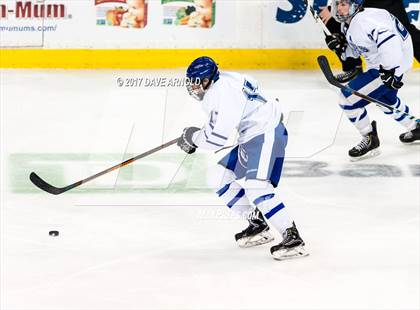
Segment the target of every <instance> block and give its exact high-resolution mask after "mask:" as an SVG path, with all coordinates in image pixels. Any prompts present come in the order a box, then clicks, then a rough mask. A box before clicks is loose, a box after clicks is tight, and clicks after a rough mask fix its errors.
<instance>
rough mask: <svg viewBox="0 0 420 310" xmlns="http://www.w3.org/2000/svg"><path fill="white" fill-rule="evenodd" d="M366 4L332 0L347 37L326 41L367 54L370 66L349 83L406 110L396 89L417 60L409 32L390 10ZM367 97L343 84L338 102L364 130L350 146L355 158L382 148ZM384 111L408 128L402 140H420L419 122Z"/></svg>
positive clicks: (342, 51)
mask: <svg viewBox="0 0 420 310" xmlns="http://www.w3.org/2000/svg"><path fill="white" fill-rule="evenodd" d="M362 4H363V0H333V2H332V15H333V17H335V18H336V19H337V20H338V21H339V22H342V32H343V34H344V35H345V39H343V38H342V37H340V36H334V37H331V38H329V44H328V46H329V47H330V48H331V49H332V50H334V51H335V52H336V53H338V54H345V56H347V57H355V58H357V57H359V56H363V57H364V59H365V62H366V71H365V72H363V73H360V74H359V75H358V76H357V77H356V78H355V79H353V80H352V81H350V82H349V87H350V88H352V89H354V90H357V91H359V92H361V93H365V94H368V95H369V96H370V97H373V98H375V99H378V100H380V101H382V102H384V103H387V104H388V105H390V106H392V107H394V108H395V109H398V110H400V111H403V112H406V113H408V112H409V108H408V106H407V105H405V104H404V103H403V102H402V101H401V100H400V98H398V97H397V93H398V90H399V89H400V88H401V87H402V86H403V85H404V84H403V82H402V78H403V74H404V73H405V72H407V71H408V70H409V69H410V68H411V66H412V63H413V45H412V42H411V37H410V34H409V33H408V31H407V30H406V29H405V28H404V26H403V25H402V24H401V23H400V22H399V21H398V19H397V18H395V17H394V16H393V15H392V14H390V13H389V12H387V11H386V10H383V9H375V8H363V6H362ZM368 103H369V102H367V101H366V100H364V99H361V98H359V97H357V96H355V95H352V94H350V93H348V92H346V91H345V90H343V91H342V92H341V94H340V107H341V108H342V109H343V110H344V111H345V112H346V114H347V116H348V118H349V120H350V121H351V122H352V123H353V124H354V125H355V126H356V128H357V129H358V130H359V132H360V134H361V135H362V136H363V139H362V141H361V142H360V143H359V144H358V145H356V146H355V147H354V148H352V149H351V150H350V151H349V156H350V157H351V158H352V159H354V160H358V159H361V158H364V157H368V156H374V155H377V154H379V145H380V142H379V137H378V134H377V130H376V122H375V121H373V122H372V123H371V122H370V120H369V117H368V114H367V111H366V109H365V106H366V105H367V104H368ZM383 111H384V113H385V114H389V115H390V116H391V117H392V118H393V119H394V120H396V121H397V122H398V123H400V124H401V125H402V126H404V127H405V128H406V129H407V132H405V133H403V134H401V135H400V137H399V138H400V141H401V142H403V143H410V142H413V141H416V140H420V123H418V122H416V121H415V120H411V119H409V118H408V117H407V115H406V114H403V113H401V112H398V111H397V110H393V111H390V110H389V109H386V108H383Z"/></svg>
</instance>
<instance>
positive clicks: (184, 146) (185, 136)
mask: <svg viewBox="0 0 420 310" xmlns="http://www.w3.org/2000/svg"><path fill="white" fill-rule="evenodd" d="M199 130H200V128H197V127H187V128H185V129H184V131H183V132H182V135H181V137H179V139H178V141H177V142H176V145H178V146H179V147H180V148H181V150H183V151H184V152H185V153H188V154H192V153H194V152H195V150H196V149H197V146H196V145H195V144H194V142H193V141H192V137H193V134H194V132H196V131H199Z"/></svg>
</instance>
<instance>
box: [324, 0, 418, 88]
mask: <svg viewBox="0 0 420 310" xmlns="http://www.w3.org/2000/svg"><path fill="white" fill-rule="evenodd" d="M363 7H365V8H368V7H371V8H378V9H385V10H387V11H388V12H390V13H391V14H392V15H394V16H395V17H396V18H398V20H399V21H400V22H401V23H402V24H403V25H404V27H405V28H406V29H407V30H408V32H409V33H410V35H411V39H412V42H413V50H414V57H415V58H416V59H417V61H418V62H420V30H418V29H417V28H416V26H414V25H413V24H411V23H410V21H409V19H408V15H407V12H406V11H405V8H404V3H403V1H402V0H364V1H363ZM330 8H331V7H325V8H323V9H322V10H321V11H320V12H319V16H320V17H321V19H322V21H323V22H324V24H325V25H326V26H327V28H328V30H330V32H331V33H332V36H327V37H326V42H327V45H328V46H329V47H332V48H333V47H334V45H337V44H339V42H340V41H342V40H344V41H345V37H344V35H343V33H342V32H341V24H340V22H338V21H337V20H335V19H334V18H332V16H331V13H330ZM339 59H340V61H341V63H342V67H343V73H339V74H337V75H336V78H337V80H338V81H340V82H341V83H345V82H348V81H350V80H351V79H353V78H354V77H355V76H356V75H357V74H359V73H360V72H361V70H362V60H361V59H360V57H357V58H353V57H347V58H346V59H345V60H343V59H341V58H340V57H339Z"/></svg>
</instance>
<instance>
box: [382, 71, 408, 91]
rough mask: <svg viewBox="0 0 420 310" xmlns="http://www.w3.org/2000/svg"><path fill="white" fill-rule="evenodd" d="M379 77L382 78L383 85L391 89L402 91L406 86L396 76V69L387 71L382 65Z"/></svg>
mask: <svg viewBox="0 0 420 310" xmlns="http://www.w3.org/2000/svg"><path fill="white" fill-rule="evenodd" d="M379 75H380V76H381V79H382V83H384V84H385V85H386V86H388V87H389V88H392V89H400V88H401V87H402V86H403V85H404V83H403V82H401V81H399V80H398V79H397V77H396V76H395V69H391V70H386V69H384V68H383V67H382V65H380V66H379Z"/></svg>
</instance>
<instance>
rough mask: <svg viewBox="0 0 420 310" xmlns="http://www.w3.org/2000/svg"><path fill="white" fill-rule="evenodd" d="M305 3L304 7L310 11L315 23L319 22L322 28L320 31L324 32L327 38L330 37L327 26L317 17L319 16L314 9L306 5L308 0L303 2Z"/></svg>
mask: <svg viewBox="0 0 420 310" xmlns="http://www.w3.org/2000/svg"><path fill="white" fill-rule="evenodd" d="M305 3H306V6H307V7H308V8H309V11H311V14H312V16H313V18H314V19H315V22H316V23H318V22H320V23H321V26H322V30H324V32H325V34H326V35H327V36H330V35H331V31H330V30H329V29H328V28H327V26H326V25H325V24H324V22H323V21H322V20H321V17H319V15H318V13H317V12H316V11H315V9H314V7H313V6H312V5H310V4H309V3H308V0H305Z"/></svg>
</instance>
